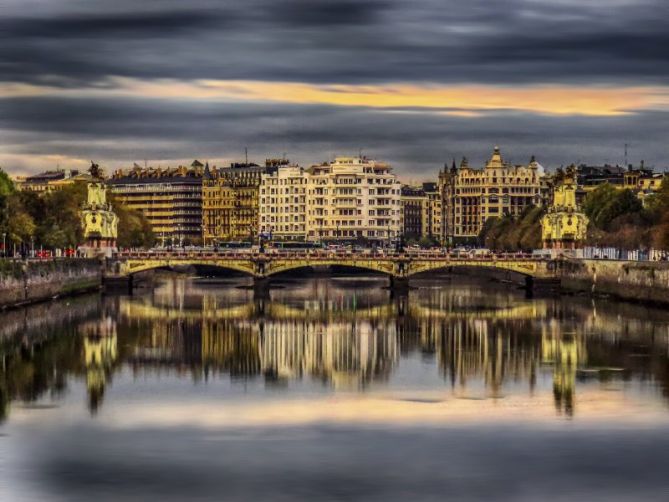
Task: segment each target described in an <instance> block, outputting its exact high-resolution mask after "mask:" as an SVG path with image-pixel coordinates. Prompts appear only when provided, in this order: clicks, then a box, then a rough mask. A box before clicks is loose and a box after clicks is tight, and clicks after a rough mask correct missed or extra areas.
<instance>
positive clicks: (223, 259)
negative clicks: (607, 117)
mask: <svg viewBox="0 0 669 502" xmlns="http://www.w3.org/2000/svg"><path fill="white" fill-rule="evenodd" d="M187 265H205V266H214V267H221V268H227V269H232V270H237V271H240V272H244V273H247V274H250V275H252V276H254V277H258V278H262V277H269V276H272V275H274V274H277V273H280V272H285V271H289V270H294V269H298V268H304V267H312V266H327V265H338V266H348V267H354V268H361V269H367V270H372V271H376V272H381V273H384V274H387V275H389V276H391V277H395V278H408V277H410V276H413V275H415V274H418V273H421V272H428V271H430V270H437V269H441V268H448V267H479V268H494V269H501V270H508V271H512V272H517V273H520V274H523V275H526V276H531V277H537V278H550V277H554V276H555V273H554V271H555V268H556V267H555V262H554V261H553V260H547V259H545V258H541V257H533V256H531V255H521V254H513V255H511V254H502V255H485V256H478V257H476V256H474V257H463V256H461V255H458V254H454V253H437V252H422V253H371V252H357V253H356V252H331V251H304V252H295V251H291V252H278V253H257V252H213V251H146V252H123V253H117V254H116V255H115V256H114V257H113V258H112V259H110V260H109V261H108V266H107V274H108V275H111V276H126V275H130V274H134V273H137V272H141V271H144V270H150V269H155V268H162V267H174V266H187Z"/></svg>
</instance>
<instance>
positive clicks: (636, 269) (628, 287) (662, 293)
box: [558, 260, 669, 305]
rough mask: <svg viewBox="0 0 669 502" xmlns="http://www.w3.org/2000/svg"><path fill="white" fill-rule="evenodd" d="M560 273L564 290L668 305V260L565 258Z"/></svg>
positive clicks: (561, 263)
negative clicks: (567, 259) (574, 259)
mask: <svg viewBox="0 0 669 502" xmlns="http://www.w3.org/2000/svg"><path fill="white" fill-rule="evenodd" d="M558 273H559V276H560V288H561V289H562V290H563V291H573V292H586V293H589V294H593V295H606V296H613V297H616V298H620V299H623V300H631V301H637V302H647V303H658V304H660V303H662V304H667V305H669V262H649V261H638V262H635V261H618V260H579V261H563V262H560V265H559V269H558Z"/></svg>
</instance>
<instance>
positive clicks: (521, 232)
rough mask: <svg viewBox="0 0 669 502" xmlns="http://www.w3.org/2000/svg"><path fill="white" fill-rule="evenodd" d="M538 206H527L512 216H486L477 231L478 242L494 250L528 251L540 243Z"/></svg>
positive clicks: (540, 210)
mask: <svg viewBox="0 0 669 502" xmlns="http://www.w3.org/2000/svg"><path fill="white" fill-rule="evenodd" d="M543 213H544V211H543V209H542V208H540V207H536V206H528V207H526V208H525V209H524V210H523V212H522V213H521V214H520V215H519V216H518V217H517V218H514V217H513V216H511V215H505V216H503V217H501V218H495V217H493V218H488V219H487V220H486V221H485V223H484V224H483V228H482V229H481V232H480V233H479V243H480V244H481V245H483V246H484V247H486V248H488V249H492V250H495V251H521V250H522V251H530V250H532V249H535V248H538V247H540V245H541V217H542V215H543Z"/></svg>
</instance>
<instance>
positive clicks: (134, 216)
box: [112, 200, 156, 248]
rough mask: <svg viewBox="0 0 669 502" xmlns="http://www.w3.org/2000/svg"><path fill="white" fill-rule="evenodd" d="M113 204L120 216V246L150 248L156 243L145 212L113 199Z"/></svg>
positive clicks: (118, 241)
mask: <svg viewBox="0 0 669 502" xmlns="http://www.w3.org/2000/svg"><path fill="white" fill-rule="evenodd" d="M112 205H113V207H114V212H115V213H116V215H117V216H118V240H117V243H118V247H120V248H142V247H143V248H149V247H151V246H153V245H154V244H155V242H156V238H155V235H154V233H153V230H152V228H151V224H150V223H149V220H147V219H146V216H144V213H142V212H141V211H137V210H133V209H130V208H129V207H127V206H125V205H123V204H121V203H119V202H117V201H115V200H112Z"/></svg>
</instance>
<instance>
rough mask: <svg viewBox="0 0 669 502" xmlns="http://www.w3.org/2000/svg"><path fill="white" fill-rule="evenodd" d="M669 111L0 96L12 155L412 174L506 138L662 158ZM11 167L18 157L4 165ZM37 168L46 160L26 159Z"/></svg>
mask: <svg viewBox="0 0 669 502" xmlns="http://www.w3.org/2000/svg"><path fill="white" fill-rule="evenodd" d="M667 128H669V112H652V111H645V112H640V113H638V114H632V115H628V116H620V117H600V118H593V117H550V116H537V115H532V114H527V113H514V114H509V113H508V112H504V113H493V114H490V115H486V116H483V117H479V118H470V117H458V116H452V115H441V114H435V113H426V112H422V111H418V110H417V111H401V112H398V111H393V112H390V111H379V110H372V109H365V108H341V107H335V106H315V105H313V106H306V105H303V106H299V105H282V104H271V105H267V104H265V105H263V104H253V103H209V102H196V103H192V102H188V103H184V102H164V101H152V100H143V101H142V100H134V99H132V100H131V99H128V100H121V99H109V100H99V99H83V98H77V99H62V98H61V99H56V98H23V99H12V100H0V130H4V131H10V130H11V132H9V133H5V134H4V138H5V140H6V143H7V145H12V146H6V147H5V148H4V149H3V154H4V155H5V158H12V156H15V157H16V158H18V157H19V156H22V155H32V156H43V155H48V154H54V153H55V154H58V155H63V156H67V157H75V158H82V159H89V158H94V159H97V160H99V161H101V162H102V163H103V164H105V165H106V166H108V167H113V168H115V167H119V166H123V165H125V166H127V165H130V164H131V163H132V162H133V161H141V160H142V159H153V161H154V162H155V163H162V164H165V163H168V162H171V163H174V162H176V160H175V159H188V158H204V159H210V160H212V161H216V162H222V161H224V160H225V161H227V160H232V159H237V160H239V159H242V158H243V152H244V148H245V147H248V148H249V152H250V154H251V157H252V158H255V159H256V160H262V159H264V158H265V157H268V156H276V155H278V156H281V155H282V154H283V153H284V152H285V153H286V154H287V155H288V157H289V158H291V159H292V160H294V161H297V162H299V163H300V164H302V165H309V164H311V163H312V162H320V161H322V160H327V159H329V158H332V157H333V156H334V155H346V154H357V153H358V151H359V150H360V149H362V151H363V153H365V154H366V155H369V156H374V157H377V158H382V159H385V160H388V161H390V162H392V163H393V164H394V165H395V167H396V170H397V172H398V174H400V175H401V176H402V177H403V178H404V179H429V178H431V177H434V176H436V173H437V171H438V169H439V168H440V167H441V166H442V165H443V163H445V162H450V160H451V159H452V158H454V157H455V158H458V159H459V158H460V157H461V156H463V155H466V156H467V157H469V158H470V159H471V161H472V164H474V165H482V163H483V162H484V160H485V159H486V158H487V157H488V156H489V155H490V153H491V150H492V147H493V146H494V145H495V144H499V145H500V146H501V147H502V150H503V153H504V155H505V157H507V159H508V160H509V161H511V162H514V163H523V162H527V161H528V159H529V158H530V156H531V155H533V154H535V155H537V156H538V158H539V160H540V161H541V162H542V163H543V164H544V165H545V166H546V167H552V168H554V167H557V166H559V165H562V164H569V163H571V162H577V161H587V162H596V163H601V162H611V163H616V162H619V163H622V161H623V145H624V143H626V142H627V143H630V145H631V147H630V160H633V161H634V162H638V161H639V160H641V159H642V158H643V159H645V161H646V163H647V164H648V165H655V166H657V167H661V168H666V167H668V166H666V164H665V163H664V159H665V152H664V146H663V145H664V137H665V131H666V130H667ZM7 167H9V168H11V167H14V166H10V165H7ZM24 167H25V168H26V169H28V170H31V171H35V170H37V169H39V168H41V167H44V166H24Z"/></svg>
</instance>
